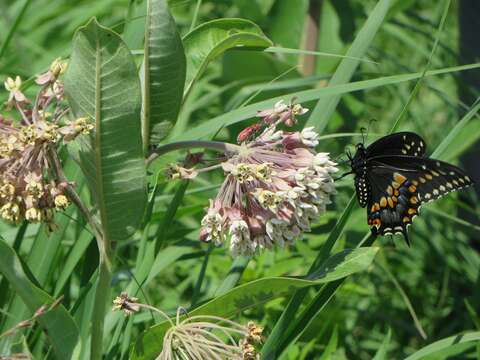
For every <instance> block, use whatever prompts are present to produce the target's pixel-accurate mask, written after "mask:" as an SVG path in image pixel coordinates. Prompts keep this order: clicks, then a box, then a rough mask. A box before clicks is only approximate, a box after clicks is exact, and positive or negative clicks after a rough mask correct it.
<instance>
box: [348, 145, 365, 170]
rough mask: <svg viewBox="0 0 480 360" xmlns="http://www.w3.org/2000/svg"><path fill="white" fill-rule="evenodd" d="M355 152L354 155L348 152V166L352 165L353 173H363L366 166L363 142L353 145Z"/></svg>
mask: <svg viewBox="0 0 480 360" xmlns="http://www.w3.org/2000/svg"><path fill="white" fill-rule="evenodd" d="M355 149H356V152H355V155H354V156H352V155H351V154H348V158H349V159H350V166H351V167H352V171H353V172H354V173H355V174H359V175H360V174H363V173H364V171H365V170H366V166H367V151H366V149H365V146H364V145H363V143H358V144H357V145H356V146H355Z"/></svg>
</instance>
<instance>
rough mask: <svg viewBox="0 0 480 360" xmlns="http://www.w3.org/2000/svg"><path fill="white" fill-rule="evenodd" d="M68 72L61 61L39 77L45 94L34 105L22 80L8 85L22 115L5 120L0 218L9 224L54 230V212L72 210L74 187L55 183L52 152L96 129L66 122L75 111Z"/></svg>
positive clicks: (12, 105) (1, 124) (0, 131)
mask: <svg viewBox="0 0 480 360" xmlns="http://www.w3.org/2000/svg"><path fill="white" fill-rule="evenodd" d="M65 68H66V63H65V62H63V61H61V60H59V59H57V60H55V61H54V62H53V63H52V65H51V67H50V69H49V70H48V71H47V72H46V73H45V74H42V75H40V76H39V77H38V78H37V81H36V83H37V84H38V85H40V86H41V89H40V90H39V92H38V93H37V96H36V98H35V100H34V101H31V100H29V99H28V98H27V96H26V95H25V94H24V93H23V92H22V80H21V79H20V77H18V76H17V77H16V78H15V79H12V78H7V80H6V81H5V89H6V90H7V91H8V92H9V97H8V101H7V109H9V110H10V111H11V112H13V111H15V112H16V113H17V116H15V115H12V118H6V117H3V116H0V172H1V173H0V217H1V218H2V219H4V220H7V221H9V222H12V223H15V224H18V223H19V222H21V221H23V220H27V221H29V222H33V223H35V222H43V223H46V224H47V225H48V228H49V229H50V230H53V229H54V224H53V216H54V211H55V210H64V209H65V208H66V207H67V206H68V205H69V201H68V199H67V197H66V195H65V193H64V192H65V188H66V186H67V185H68V184H65V183H59V182H57V181H56V180H55V179H54V176H53V170H52V168H51V164H50V162H49V158H48V150H49V147H52V148H54V147H56V146H57V145H58V144H59V143H60V141H61V140H63V141H64V142H67V141H71V140H73V139H75V137H76V136H78V135H80V134H87V133H89V132H90V131H91V130H92V129H93V125H92V124H91V123H90V121H89V119H87V118H79V119H75V120H71V121H70V120H64V117H65V116H66V115H67V113H68V111H69V110H68V107H67V106H66V105H65V104H64V103H63V97H64V95H63V83H62V82H61V80H59V76H60V75H62V74H63V73H64V71H65Z"/></svg>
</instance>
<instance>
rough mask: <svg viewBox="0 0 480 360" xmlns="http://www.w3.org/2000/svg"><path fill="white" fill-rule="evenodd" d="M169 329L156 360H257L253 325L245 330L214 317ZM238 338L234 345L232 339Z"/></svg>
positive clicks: (256, 335)
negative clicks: (239, 338)
mask: <svg viewBox="0 0 480 360" xmlns="http://www.w3.org/2000/svg"><path fill="white" fill-rule="evenodd" d="M179 315H180V313H178V314H177V322H176V324H174V325H172V326H171V327H170V328H169V329H168V330H167V332H166V334H165V336H164V338H163V345H162V352H161V353H160V355H159V356H158V357H157V360H176V359H182V360H184V359H185V360H187V359H194V360H203V359H229V360H258V359H260V355H259V353H258V351H257V347H258V345H259V344H260V342H261V341H262V340H263V338H262V336H261V332H262V330H263V329H262V328H261V327H259V326H256V325H255V324H254V323H253V322H251V323H249V324H248V326H247V327H245V326H243V325H241V324H238V323H236V322H234V321H231V320H228V319H224V318H221V317H217V316H206V315H199V316H192V317H188V316H187V317H186V319H185V320H180V316H179ZM239 336H240V337H242V339H241V340H240V341H236V340H235V337H239Z"/></svg>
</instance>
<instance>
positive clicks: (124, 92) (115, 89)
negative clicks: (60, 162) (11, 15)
mask: <svg viewBox="0 0 480 360" xmlns="http://www.w3.org/2000/svg"><path fill="white" fill-rule="evenodd" d="M65 92H66V94H67V97H68V100H69V102H70V105H71V106H72V109H73V111H74V113H75V115H76V116H88V117H89V118H90V119H92V120H93V121H94V122H95V131H94V132H93V133H92V134H91V135H89V136H88V137H87V136H85V137H82V138H79V140H80V141H81V145H80V149H79V152H78V155H79V160H80V165H81V167H82V170H83V171H84V173H85V176H86V178H87V180H88V185H89V186H90V192H91V195H92V198H93V201H92V202H93V204H95V205H96V206H98V208H99V211H100V219H101V222H102V227H103V231H104V235H105V237H106V238H107V239H108V240H110V241H118V240H122V239H125V238H127V237H128V236H130V235H131V234H132V233H133V232H134V231H135V230H136V228H137V227H138V225H139V223H140V220H141V218H142V215H143V212H144V208H145V203H146V191H145V181H146V171H145V161H144V156H143V151H142V141H141V128H140V107H141V105H140V101H141V100H140V83H139V80H138V76H137V71H136V67H135V63H134V60H133V57H132V55H131V53H130V51H129V50H128V49H127V47H126V46H125V44H124V43H123V42H122V40H121V39H120V37H119V36H118V35H117V34H116V33H114V32H112V31H111V30H109V29H107V28H105V27H103V26H101V25H99V24H98V23H97V21H96V20H95V19H92V20H91V21H90V22H89V23H88V24H87V25H85V26H84V27H82V28H80V29H79V30H78V31H77V33H76V35H75V38H74V42H73V52H72V56H71V60H70V65H69V67H68V71H67V73H66V76H65Z"/></svg>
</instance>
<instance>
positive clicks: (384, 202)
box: [380, 196, 387, 208]
mask: <svg viewBox="0 0 480 360" xmlns="http://www.w3.org/2000/svg"><path fill="white" fill-rule="evenodd" d="M380 206H381V207H382V208H384V207H386V206H387V199H386V198H385V196H384V197H382V198H381V199H380Z"/></svg>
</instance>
